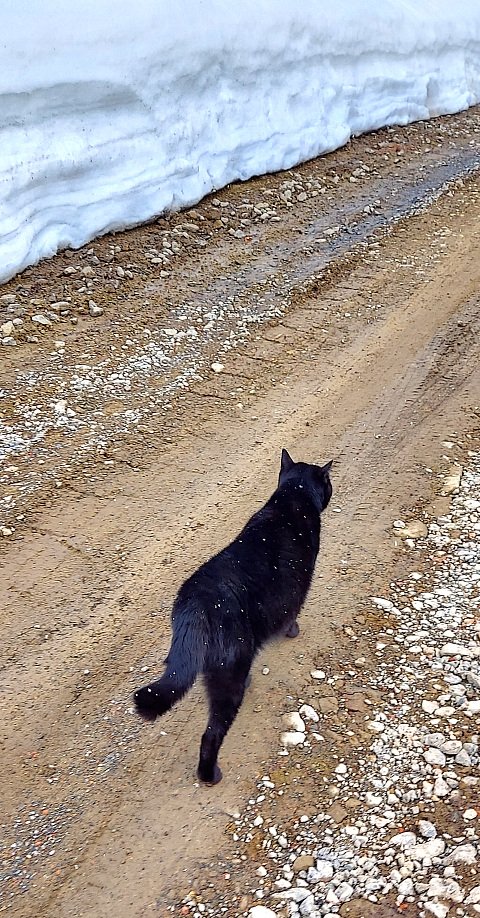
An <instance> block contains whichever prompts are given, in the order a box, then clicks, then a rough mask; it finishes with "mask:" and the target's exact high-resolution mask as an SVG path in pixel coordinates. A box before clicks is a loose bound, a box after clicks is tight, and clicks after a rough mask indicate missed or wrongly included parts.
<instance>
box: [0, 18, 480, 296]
mask: <svg viewBox="0 0 480 918" xmlns="http://www.w3.org/2000/svg"><path fill="white" fill-rule="evenodd" d="M1 24H2V36H1V41H0V280H5V279H7V278H9V277H11V276H12V275H13V274H15V273H16V272H17V271H19V270H21V269H22V268H24V267H25V266H26V265H29V264H33V263H35V262H36V261H38V260H39V259H40V258H42V257H44V256H47V255H51V254H53V253H54V252H56V251H57V250H58V249H59V248H62V247H64V246H73V247H77V246H80V245H82V244H83V243H85V242H86V241H88V240H89V239H91V238H92V237H94V236H96V235H98V234H99V233H104V232H106V231H108V230H115V229H122V228H125V227H127V226H132V225H134V224H136V223H140V222H142V221H145V220H147V219H149V218H151V217H152V216H154V215H156V214H160V213H162V212H163V211H165V210H170V209H178V208H181V207H185V206H188V205H191V204H193V203H194V202H196V201H198V200H200V198H202V197H203V196H204V195H205V194H207V193H208V192H210V191H212V190H213V189H217V188H221V187H223V186H225V185H226V184H228V183H229V182H231V181H233V180H235V179H246V178H249V177H250V176H252V175H257V174H261V173H264V172H269V171H274V170H278V169H284V168H288V167H290V166H292V165H294V164H297V163H299V162H302V161H304V160H306V159H309V158H311V157H314V156H317V155H318V154H320V153H325V152H326V151H329V150H333V149H335V148H336V147H339V146H341V145H342V144H344V143H345V142H346V141H347V140H348V138H349V137H350V136H351V135H352V134H359V133H362V132H365V131H369V130H372V129H375V128H378V127H380V126H382V125H387V124H406V123H407V122H410V121H414V120H418V119H424V118H430V117H433V116H435V115H440V114H445V113H449V112H450V113H451V112H456V111H459V110H461V109H464V108H467V107H468V106H470V105H473V104H475V103H477V102H479V101H480V2H479V0H459V2H457V3H453V2H452V0H382V2H381V3H374V2H372V0H368V2H367V0H334V2H332V0H241V2H239V3H233V2H227V0H179V2H178V3H172V2H171V0H136V2H135V3H132V2H131V0H115V2H114V3H112V2H111V0H82V3H80V4H72V3H68V2H63V3H59V2H58V0H16V2H15V3H13V2H12V0H6V2H4V3H3V5H2V13H1Z"/></svg>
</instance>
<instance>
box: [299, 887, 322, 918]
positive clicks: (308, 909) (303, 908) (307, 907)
mask: <svg viewBox="0 0 480 918" xmlns="http://www.w3.org/2000/svg"><path fill="white" fill-rule="evenodd" d="M300 914H301V915H303V916H304V918H310V916H311V915H318V912H317V909H316V906H315V899H314V897H313V893H310V895H309V896H307V898H306V899H304V900H303V902H301V903H300Z"/></svg>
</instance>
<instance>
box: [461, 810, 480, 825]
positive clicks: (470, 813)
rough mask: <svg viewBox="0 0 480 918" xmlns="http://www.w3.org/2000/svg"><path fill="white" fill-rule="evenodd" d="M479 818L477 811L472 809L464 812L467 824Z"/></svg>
mask: <svg viewBox="0 0 480 918" xmlns="http://www.w3.org/2000/svg"><path fill="white" fill-rule="evenodd" d="M477 816H478V813H477V811H476V810H472V809H469V810H465V812H464V814H463V818H464V819H466V820H467V822H470V821H471V820H472V819H476V818H477Z"/></svg>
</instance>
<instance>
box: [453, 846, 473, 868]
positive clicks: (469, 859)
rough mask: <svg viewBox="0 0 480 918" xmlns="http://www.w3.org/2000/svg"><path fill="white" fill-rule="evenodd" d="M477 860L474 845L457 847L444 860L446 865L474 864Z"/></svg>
mask: <svg viewBox="0 0 480 918" xmlns="http://www.w3.org/2000/svg"><path fill="white" fill-rule="evenodd" d="M476 859H477V851H476V848H475V847H474V845H458V846H457V847H456V848H454V850H453V851H452V852H451V853H450V854H449V855H448V857H446V858H445V863H446V864H474V863H475V861H476Z"/></svg>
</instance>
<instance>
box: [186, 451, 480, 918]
mask: <svg viewBox="0 0 480 918" xmlns="http://www.w3.org/2000/svg"><path fill="white" fill-rule="evenodd" d="M444 445H445V448H446V449H447V450H451V449H453V447H454V444H453V443H452V442H446V443H445V444H444ZM471 445H473V444H472V443H471ZM467 456H468V460H467V463H466V466H465V468H464V469H463V470H462V468H461V466H459V465H458V464H456V465H453V466H452V468H451V473H450V475H449V476H448V477H446V478H445V480H444V482H443V489H442V490H443V494H444V495H449V494H453V498H452V501H451V505H450V509H449V510H448V512H445V513H444V515H442V516H440V517H437V518H436V519H434V520H433V519H430V520H428V519H427V521H426V522H424V521H423V520H416V521H410V522H405V521H403V520H395V521H393V527H392V528H393V531H394V533H395V534H396V536H397V537H400V536H403V539H402V542H403V545H404V546H405V548H406V550H407V551H408V550H409V548H413V547H415V549H416V552H415V556H416V558H417V550H418V548H420V549H421V558H422V563H421V564H418V561H417V560H416V561H415V567H416V568H418V569H415V570H413V569H411V570H410V572H409V573H408V574H407V575H406V576H405V577H403V578H402V579H399V580H396V581H395V582H392V583H391V584H390V589H389V591H388V593H386V594H385V595H384V596H375V597H371V598H370V600H369V605H370V610H371V614H372V616H373V619H372V621H374V622H375V624H374V627H372V628H368V627H367V628H365V629H363V630H360V629H359V631H358V632H357V633H354V632H353V631H352V635H351V638H352V642H354V643H355V642H357V641H358V642H359V646H360V645H361V644H362V642H363V643H364V642H365V640H366V641H367V643H368V642H369V641H370V642H372V641H373V642H374V658H373V659H374V661H376V663H377V665H375V666H373V667H371V668H370V669H369V670H368V671H367V665H366V664H367V660H366V657H365V656H363V655H361V654H359V655H358V656H357V657H356V658H355V659H354V661H353V663H349V662H346V663H345V670H344V671H343V672H340V673H338V672H335V673H334V672H329V671H328V669H327V668H326V667H325V665H323V669H320V668H319V669H318V670H313V671H312V672H311V686H312V688H311V693H310V695H309V697H308V698H302V699H296V704H292V701H293V699H290V705H289V706H290V709H289V711H287V712H286V714H285V715H284V717H283V728H284V729H283V732H282V733H281V734H280V743H281V747H280V749H279V753H278V759H277V762H276V763H273V764H271V766H270V770H269V774H266V775H264V776H263V777H262V779H261V780H260V781H259V782H258V784H257V789H256V794H255V796H252V798H251V799H250V800H249V801H248V803H247V804H246V805H245V806H244V807H242V808H240V811H239V812H238V813H237V814H235V815H236V818H235V821H234V824H233V825H232V842H233V845H234V847H235V849H236V850H235V853H234V854H233V855H232V856H231V858H230V860H229V861H225V862H224V863H223V867H222V869H223V871H224V873H223V876H222V882H223V884H224V886H225V887H226V891H225V890H224V891H222V893H218V892H214V891H213V888H212V887H214V885H215V884H214V883H211V884H210V888H208V889H207V888H203V891H201V884H200V888H197V889H196V890H195V891H194V890H192V892H191V893H190V894H189V895H188V896H187V897H186V898H185V899H184V900H183V902H182V903H181V904H180V905H179V906H178V907H177V908H175V907H172V911H174V912H175V913H179V914H184V915H192V916H193V918H200V916H202V915H212V916H220V915H227V916H238V915H248V916H249V918H275V916H280V915H281V916H286V915H288V916H310V918H334V916H336V915H338V914H340V915H341V916H351V918H361V916H366V918H369V916H371V915H376V914H378V915H386V916H392V918H393V916H394V915H395V914H399V913H400V912H403V911H406V912H407V914H410V915H418V916H419V918H429V916H432V915H433V916H435V918H447V916H448V915H452V914H454V915H456V916H458V918H461V916H474V915H476V914H480V769H479V765H480V755H479V742H480V740H479V733H478V729H479V728H478V724H479V716H480V452H478V451H477V450H475V451H473V450H469V451H467ZM410 563H411V562H410ZM378 614H381V616H383V624H382V625H381V630H380V631H379V630H378V618H377V617H376V616H377V615H378ZM368 617H369V613H367V615H366V616H365V617H364V620H365V623H366V624H368ZM361 618H362V617H361V616H360V620H361ZM357 620H358V619H357ZM364 646H365V643H364ZM360 684H361V688H360V687H359V686H360ZM318 686H320V688H318ZM339 686H341V687H342V690H343V691H342V692H339ZM342 693H343V694H344V696H345V697H346V704H345V710H342V705H340V710H339V704H338V695H339V694H342ZM332 717H334V718H335V719H336V720H338V719H340V721H343V724H344V736H343V740H344V742H343V750H342V754H332V750H331V748H330V747H329V740H330V739H331V738H332V734H331V732H330V726H329V725H330V723H331V718H332ZM336 738H337V740H338V736H337V737H336ZM349 743H350V746H349ZM338 748H339V747H338V743H337V750H338ZM302 785H303V787H302ZM288 798H290V801H289V804H288V803H287V801H288ZM286 804H287V805H286ZM289 812H290V816H289V815H288V814H289ZM239 876H240V877H242V878H245V879H242V880H241V881H240V882H238V877H239ZM216 882H217V886H216V888H217V890H218V888H219V885H218V883H219V881H218V879H217V881H216ZM255 902H256V904H254V903H255Z"/></svg>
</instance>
